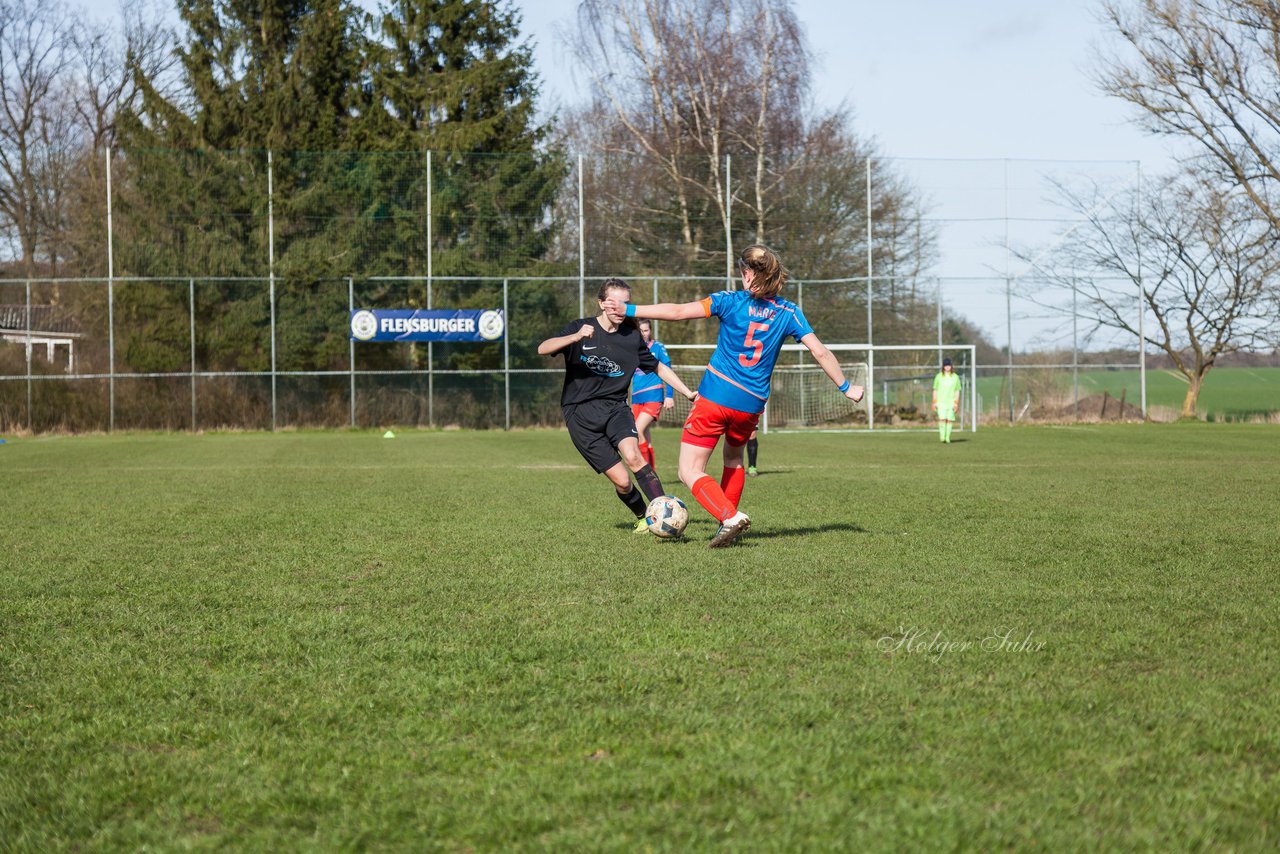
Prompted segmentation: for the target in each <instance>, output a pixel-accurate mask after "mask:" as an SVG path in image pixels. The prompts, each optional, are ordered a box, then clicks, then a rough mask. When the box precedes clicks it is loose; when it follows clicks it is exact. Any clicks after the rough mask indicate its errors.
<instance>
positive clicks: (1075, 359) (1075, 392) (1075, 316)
mask: <svg viewBox="0 0 1280 854" xmlns="http://www.w3.org/2000/svg"><path fill="white" fill-rule="evenodd" d="M1077 293H1078V290H1077V287H1076V277H1075V276H1072V277H1071V399H1072V400H1073V401H1074V402H1075V413H1076V415H1075V420H1076V421H1079V420H1080V315H1079V313H1078V312H1077V309H1076V294H1077Z"/></svg>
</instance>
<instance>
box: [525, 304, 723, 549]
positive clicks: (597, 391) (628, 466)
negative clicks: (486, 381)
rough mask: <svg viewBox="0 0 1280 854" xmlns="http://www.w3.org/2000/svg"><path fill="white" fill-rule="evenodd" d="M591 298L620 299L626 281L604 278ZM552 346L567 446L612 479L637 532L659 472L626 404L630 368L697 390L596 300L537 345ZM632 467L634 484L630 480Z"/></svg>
mask: <svg viewBox="0 0 1280 854" xmlns="http://www.w3.org/2000/svg"><path fill="white" fill-rule="evenodd" d="M596 299H597V300H599V301H600V302H601V303H603V301H604V300H605V299H613V300H616V301H617V302H618V303H623V304H625V303H627V302H629V301H630V300H631V287H630V286H629V285H628V284H627V283H626V282H624V281H622V280H621V279H606V280H605V282H604V284H603V285H601V286H600V292H599V293H598V294H597V295H596ZM557 353H559V354H561V355H563V356H564V361H565V366H564V391H563V392H562V393H561V395H560V405H561V407H563V409H564V423H565V426H567V427H568V428H569V437H570V438H571V439H573V446H574V447H575V448H577V449H578V453H580V454H582V458H583V459H584V460H586V461H587V464H588V465H590V466H591V468H593V469H595V470H596V471H597V472H603V473H604V475H605V477H607V478H609V480H610V481H612V482H613V486H614V489H616V490H617V492H618V498H619V499H620V500H621V501H622V503H623V504H625V505H627V509H628V510H630V511H631V512H632V513H634V514H635V517H636V527H635V531H636V533H640V532H643V531H644V530H646V528H645V523H644V511H645V508H647V507H648V506H649V502H650V501H652V500H653V499H655V498H657V497H658V496H659V495H663V494H665V493H664V492H663V489H662V483H661V481H659V480H658V475H657V474H656V473H655V472H654V470H653V468H652V467H651V466H650V465H649V464H648V462H646V461H645V459H644V457H643V456H641V455H640V440H639V438H638V436H637V435H636V421H635V418H634V417H633V416H632V414H631V407H630V406H629V405H628V403H627V396H628V394H630V392H631V379H632V376H633V375H634V374H635V372H636V369H637V368H639V369H640V370H641V371H644V372H645V373H654V372H655V371H656V372H657V374H658V376H659V377H661V378H662V381H663V382H665V383H667V384H668V385H670V386H671V387H672V388H674V389H675V390H676V391H678V392H680V393H681V394H683V395H684V396H685V397H687V398H689V400H694V399H695V398H697V396H698V395H697V394H696V393H695V392H692V391H690V390H689V387H688V386H686V385H685V384H684V383H682V382H681V381H680V378H679V377H678V376H676V374H675V371H673V370H671V369H670V368H668V367H667V366H666V365H664V364H661V363H660V362H659V361H658V360H657V359H656V358H654V355H653V353H652V352H650V350H649V347H648V345H647V344H646V343H645V340H644V336H643V335H641V334H640V329H639V327H638V326H637V325H636V322H635V321H634V320H631V319H628V318H627V317H625V316H624V315H621V314H611V313H609V312H607V311H605V310H604V308H603V305H602V306H601V309H600V314H599V315H598V316H596V317H582V318H579V319H577V320H573V321H570V322H569V323H568V325H566V326H565V327H564V329H561V330H560V333H559V334H558V335H556V336H555V337H554V338H548V339H547V340H546V341H543V342H542V343H541V344H539V345H538V354H539V355H541V356H551V355H554V354H557ZM633 473H634V474H635V477H636V483H637V484H639V485H640V488H639V489H636V487H635V486H633V485H632V484H631V475H632V474H633ZM641 493H643V495H641Z"/></svg>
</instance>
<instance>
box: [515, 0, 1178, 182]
mask: <svg viewBox="0 0 1280 854" xmlns="http://www.w3.org/2000/svg"><path fill="white" fill-rule="evenodd" d="M516 5H517V7H518V8H520V10H521V12H522V14H523V16H524V25H525V30H526V31H527V32H528V33H529V35H530V37H531V38H532V40H533V43H534V48H535V56H536V59H537V64H538V68H539V71H540V72H541V75H542V77H543V80H544V84H545V93H546V95H547V96H548V97H549V101H555V100H559V101H560V102H562V103H571V102H572V101H573V100H574V94H575V90H574V83H573V78H574V69H573V64H572V61H571V59H570V58H569V55H568V52H567V51H566V50H565V49H564V48H563V47H562V46H561V45H560V43H559V40H558V39H557V36H556V32H555V28H556V25H557V24H558V25H561V26H570V27H571V26H573V23H574V20H575V12H576V9H577V2H576V0H521V1H520V2H518V3H517V4H516ZM1098 5H1099V0H1056V2H1055V0H976V2H956V0H898V2H894V3H885V2H883V0H873V1H872V2H868V0H795V2H794V7H795V9H796V12H797V15H798V17H799V18H800V20H801V22H802V23H803V24H804V25H805V28H806V31H807V34H808V38H809V42H810V46H811V48H812V49H813V52H814V53H815V54H816V57H817V60H818V63H817V68H816V73H815V75H814V82H815V86H814V96H815V100H816V101H817V102H818V103H819V104H820V105H825V106H835V105H838V104H840V103H841V102H843V103H845V104H846V105H847V106H849V107H851V108H852V110H853V114H854V122H855V128H856V130H857V131H858V133H859V134H860V135H863V136H874V137H875V138H876V139H877V140H878V141H879V143H880V147H881V150H882V152H883V153H884V154H886V155H889V156H892V157H929V158H934V157H937V158H942V157H948V158H1005V157H1009V158H1029V159H1049V160H1142V161H1144V167H1143V168H1144V171H1153V170H1156V169H1158V168H1162V167H1163V165H1164V164H1165V162H1166V161H1167V160H1168V155H1167V154H1166V148H1165V145H1164V144H1163V143H1162V142H1160V141H1159V140H1154V139H1152V138H1150V137H1147V136H1146V135H1144V134H1143V133H1142V132H1141V131H1140V130H1139V129H1138V128H1136V127H1135V126H1134V125H1132V124H1131V123H1130V122H1129V121H1127V119H1128V118H1129V117H1130V116H1131V113H1130V112H1129V111H1128V110H1127V108H1126V107H1125V105H1123V104H1122V103H1120V102H1119V101H1117V100H1115V99H1112V98H1108V97H1106V96H1104V95H1102V94H1101V93H1099V92H1098V91H1097V90H1096V88H1095V87H1094V86H1093V84H1092V83H1091V82H1090V80H1089V78H1088V74H1087V69H1088V66H1089V64H1090V61H1091V57H1090V53H1091V46H1092V45H1093V44H1094V43H1098V44H1105V43H1107V41H1108V38H1107V33H1106V31H1105V29H1104V28H1103V27H1102V25H1101V24H1099V23H1098V21H1097V20H1096V15H1097V8H1098Z"/></svg>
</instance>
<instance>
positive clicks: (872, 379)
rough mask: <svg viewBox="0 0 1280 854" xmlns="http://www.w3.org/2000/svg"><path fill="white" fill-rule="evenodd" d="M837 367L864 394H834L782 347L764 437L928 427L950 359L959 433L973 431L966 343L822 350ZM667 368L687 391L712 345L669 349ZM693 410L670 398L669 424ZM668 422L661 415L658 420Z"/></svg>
mask: <svg viewBox="0 0 1280 854" xmlns="http://www.w3.org/2000/svg"><path fill="white" fill-rule="evenodd" d="M826 347H827V349H828V350H830V351H831V352H832V353H834V354H835V356H836V358H837V359H838V360H839V362H840V369H841V370H842V371H844V375H845V376H846V377H847V378H848V379H849V381H850V382H851V383H853V384H854V385H860V386H862V387H864V388H865V389H866V396H865V397H863V399H862V401H861V402H859V403H854V402H853V401H851V400H849V399H848V398H847V397H845V396H844V395H842V394H840V393H839V392H838V391H837V390H836V388H835V386H834V385H832V383H831V380H830V379H829V378H828V377H827V374H826V372H825V371H823V370H822V368H821V367H820V366H819V365H818V364H817V362H815V361H814V360H813V357H812V356H811V355H810V354H809V351H808V349H807V348H805V347H803V346H802V345H800V344H788V345H785V346H784V347H783V348H782V349H783V352H782V353H781V354H780V355H779V356H778V363H777V365H776V366H775V367H774V370H773V387H772V391H771V393H770V396H769V403H768V405H767V406H766V407H765V411H764V415H763V416H762V417H761V419H760V427H761V430H762V431H763V432H766V433H767V432H769V431H771V430H772V431H788V430H877V429H896V430H910V429H916V428H932V427H933V426H934V425H935V423H936V422H935V420H934V414H933V408H932V404H933V378H934V375H935V374H936V373H937V372H938V369H939V366H940V365H941V363H942V359H943V358H946V357H949V358H950V359H951V360H952V363H953V365H954V368H955V372H956V373H957V374H959V375H960V378H961V384H962V391H961V395H960V414H959V418H958V423H959V424H960V426H961V427H963V426H964V425H965V423H966V422H968V423H969V425H970V427H971V428H972V429H976V420H975V419H974V417H973V415H974V406H975V402H976V400H975V396H974V390H975V386H974V382H975V377H976V366H975V365H974V352H973V351H974V348H973V347H972V346H970V345H954V344H953V345H946V346H944V347H942V348H939V347H938V345H936V344H927V345H926V344H920V345H874V346H868V345H866V344H827V345H826ZM667 350H668V351H669V352H670V354H671V361H672V369H673V370H674V371H675V372H676V374H677V375H678V376H679V377H680V379H681V380H683V381H684V383H685V385H687V386H689V387H690V388H692V389H696V388H697V387H698V383H699V382H701V381H702V374H703V371H704V370H705V369H706V365H707V360H708V359H710V358H711V353H712V352H713V351H714V350H715V345H714V344H668V345H667ZM690 407H691V404H690V403H689V402H688V401H687V400H684V399H683V398H681V397H680V396H679V395H677V396H676V400H675V407H674V414H673V415H671V416H670V418H671V420H673V421H674V420H676V419H679V420H680V421H683V420H684V419H685V417H686V416H687V415H688V413H689V409H690ZM667 417H668V416H666V415H664V420H665V419H666V418H667Z"/></svg>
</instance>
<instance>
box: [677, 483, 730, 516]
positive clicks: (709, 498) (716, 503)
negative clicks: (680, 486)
mask: <svg viewBox="0 0 1280 854" xmlns="http://www.w3.org/2000/svg"><path fill="white" fill-rule="evenodd" d="M689 491H690V492H692V493H693V497H694V498H695V499H696V500H697V502H698V503H699V504H701V505H702V509H704V510H706V511H707V512H708V513H710V514H711V515H712V516H714V517H716V519H718V520H719V521H721V522H723V521H724V520H725V519H728V518H729V517H730V516H732V515H733V514H734V513H736V512H737V508H735V507H734V506H733V505H732V504H730V503H729V499H728V498H727V497H726V496H725V494H724V490H723V489H721V488H720V484H718V483H716V481H715V478H713V477H711V475H707V474H704V475H703V476H702V477H700V478H698V479H697V480H695V481H694V482H693V486H691V487H689Z"/></svg>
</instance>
